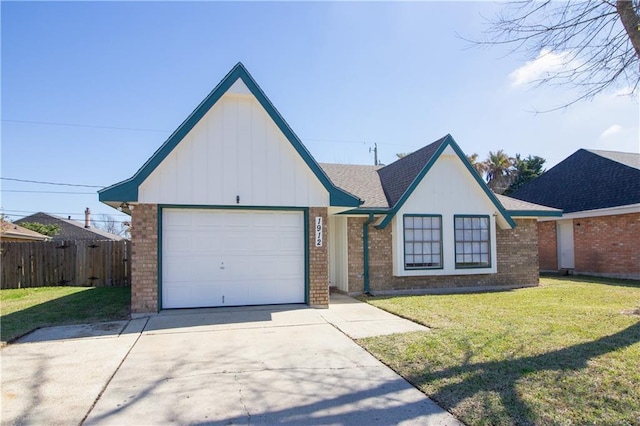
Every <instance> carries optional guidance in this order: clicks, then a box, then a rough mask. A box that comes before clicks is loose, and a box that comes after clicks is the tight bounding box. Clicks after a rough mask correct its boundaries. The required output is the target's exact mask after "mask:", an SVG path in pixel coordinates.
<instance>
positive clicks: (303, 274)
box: [99, 64, 561, 313]
mask: <svg viewBox="0 0 640 426" xmlns="http://www.w3.org/2000/svg"><path fill="white" fill-rule="evenodd" d="M99 197H100V201H102V202H104V203H106V204H108V205H111V206H113V207H116V208H117V207H122V208H123V210H124V211H125V212H128V213H130V214H131V215H132V222H133V223H132V225H133V226H132V235H131V239H132V246H133V248H132V252H133V258H132V301H131V303H132V312H134V313H146V312H156V311H158V310H160V309H164V308H187V307H204V306H234V305H255V304H279V303H307V304H309V305H311V306H318V307H326V306H327V305H328V303H329V285H333V286H335V287H337V288H339V289H341V290H343V291H345V292H349V293H362V292H367V291H369V292H376V293H382V292H387V291H408V290H417V291H427V290H431V289H434V288H448V289H451V288H454V287H455V288H462V287H464V288H474V289H486V288H510V287H518V286H533V285H537V284H538V261H537V234H536V222H537V218H538V217H545V216H553V215H556V216H557V215H560V213H561V212H560V211H558V210H555V209H551V208H545V207H542V206H538V205H533V204H530V203H524V202H521V201H518V200H513V199H511V198H508V197H500V198H498V197H497V196H496V195H494V194H493V193H492V192H491V191H489V190H488V188H487V186H486V184H485V183H484V182H483V181H482V179H481V178H480V176H479V175H478V174H477V173H476V172H475V171H474V170H473V168H472V167H471V165H470V164H469V162H468V161H467V159H466V157H465V155H464V154H463V153H462V151H461V150H460V148H459V147H458V145H457V144H456V142H455V141H454V140H453V138H452V137H451V136H449V135H447V136H445V137H444V138H442V139H440V140H438V141H437V142H434V143H433V144H431V145H428V146H427V147H425V148H422V149H420V150H418V151H417V152H415V153H413V154H410V155H408V156H406V157H405V158H403V159H401V160H398V161H397V162H395V163H393V164H390V165H388V166H386V167H379V166H378V167H374V166H347V165H322V166H320V165H319V164H318V163H317V162H316V161H315V160H314V159H313V157H312V156H311V155H310V154H309V152H308V151H307V149H306V148H305V147H304V145H303V144H302V142H301V141H300V139H299V138H298V137H297V136H296V135H295V133H294V132H293V131H292V130H291V128H290V127H289V126H288V125H287V123H286V122H285V121H284V119H283V118H282V116H281V115H280V114H279V113H278V111H277V110H276V109H275V107H274V106H273V105H272V104H271V102H270V101H269V99H267V97H266V96H265V94H264V93H263V92H262V90H261V89H260V88H259V87H258V85H257V83H256V82H255V81H254V80H253V78H252V77H251V76H250V75H249V73H248V72H247V70H246V69H245V68H244V66H243V65H242V64H238V65H236V66H235V67H234V68H233V69H232V70H231V71H230V72H229V74H227V76H226V77H225V78H224V79H223V80H222V81H221V82H220V83H219V84H218V86H216V88H215V89H214V90H213V91H212V92H211V93H210V94H209V95H208V96H207V97H206V98H205V99H204V101H203V102H202V103H201V104H200V105H199V106H198V107H197V108H196V110H195V111H194V112H193V113H192V114H191V115H190V116H189V117H188V118H187V119H186V120H185V121H184V122H183V123H182V124H181V125H180V127H178V129H177V130H176V131H175V132H174V133H173V134H172V135H171V136H170V137H169V139H168V140H167V141H166V142H165V143H164V144H163V145H162V146H161V147H160V148H159V149H158V150H157V151H156V153H155V154H154V155H153V156H152V157H151V158H150V159H149V160H148V161H147V162H146V163H145V164H144V165H143V166H142V168H140V170H138V171H137V172H136V174H135V175H134V176H133V177H131V178H130V179H127V180H125V181H123V182H120V183H118V184H115V185H112V186H110V187H108V188H105V189H103V190H101V191H99Z"/></svg>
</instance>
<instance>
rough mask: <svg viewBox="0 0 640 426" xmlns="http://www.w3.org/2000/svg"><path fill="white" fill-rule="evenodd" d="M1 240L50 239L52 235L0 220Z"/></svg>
mask: <svg viewBox="0 0 640 426" xmlns="http://www.w3.org/2000/svg"><path fill="white" fill-rule="evenodd" d="M0 231H1V232H0V240H2V241H21V242H25V241H50V240H51V237H48V236H46V235H43V234H40V233H39V232H36V231H32V230H31V229H27V228H23V227H22V226H20V225H17V224H15V223H11V222H6V221H4V220H0Z"/></svg>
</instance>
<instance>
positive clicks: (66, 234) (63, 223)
mask: <svg viewBox="0 0 640 426" xmlns="http://www.w3.org/2000/svg"><path fill="white" fill-rule="evenodd" d="M84 214H85V221H84V224H82V223H80V222H78V221H76V220H73V219H71V217H70V216H69V217H68V218H67V219H65V218H63V217H60V216H56V215H53V214H49V213H43V212H38V213H34V214H32V215H29V216H26V217H23V218H22V219H18V220H16V221H15V223H17V224H20V223H27V222H37V223H42V224H43V225H58V226H59V227H60V231H58V233H57V234H56V235H54V236H53V237H52V240H53V241H71V240H73V241H78V240H113V241H120V240H123V239H124V237H122V236H121V235H116V234H112V233H110V232H106V231H103V230H102V229H98V228H96V227H95V226H91V216H90V215H91V212H90V211H89V209H88V208H87V209H86V210H85V213H84Z"/></svg>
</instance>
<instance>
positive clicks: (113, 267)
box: [0, 240, 131, 288]
mask: <svg viewBox="0 0 640 426" xmlns="http://www.w3.org/2000/svg"><path fill="white" fill-rule="evenodd" d="M0 250H1V256H2V264H1V266H2V270H1V271H0V278H1V279H2V281H1V282H0V288H24V287H44V286H94V287H115V286H119V287H120V286H128V285H129V283H130V282H131V280H130V278H131V242H130V241H127V240H122V241H109V240H105V241H55V242H9V241H7V242H2V243H0Z"/></svg>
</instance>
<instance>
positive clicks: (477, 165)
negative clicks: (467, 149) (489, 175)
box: [467, 152, 487, 179]
mask: <svg viewBox="0 0 640 426" xmlns="http://www.w3.org/2000/svg"><path fill="white" fill-rule="evenodd" d="M467 160H469V162H470V163H471V166H472V167H473V168H474V170H475V171H476V172H478V174H479V175H480V177H481V178H483V179H484V172H485V171H486V168H487V167H486V165H485V162H484V161H478V154H476V153H475V152H474V153H473V154H470V155H467Z"/></svg>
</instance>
